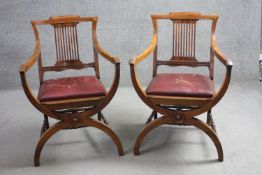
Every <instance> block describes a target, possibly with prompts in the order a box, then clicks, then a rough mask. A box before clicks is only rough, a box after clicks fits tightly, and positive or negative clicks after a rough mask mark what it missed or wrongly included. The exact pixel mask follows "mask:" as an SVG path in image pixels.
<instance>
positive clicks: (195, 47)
mask: <svg viewBox="0 0 262 175" xmlns="http://www.w3.org/2000/svg"><path fill="white" fill-rule="evenodd" d="M193 30H194V41H193V43H194V45H193V46H194V49H193V50H194V52H193V57H194V58H195V50H196V23H194V29H193Z"/></svg>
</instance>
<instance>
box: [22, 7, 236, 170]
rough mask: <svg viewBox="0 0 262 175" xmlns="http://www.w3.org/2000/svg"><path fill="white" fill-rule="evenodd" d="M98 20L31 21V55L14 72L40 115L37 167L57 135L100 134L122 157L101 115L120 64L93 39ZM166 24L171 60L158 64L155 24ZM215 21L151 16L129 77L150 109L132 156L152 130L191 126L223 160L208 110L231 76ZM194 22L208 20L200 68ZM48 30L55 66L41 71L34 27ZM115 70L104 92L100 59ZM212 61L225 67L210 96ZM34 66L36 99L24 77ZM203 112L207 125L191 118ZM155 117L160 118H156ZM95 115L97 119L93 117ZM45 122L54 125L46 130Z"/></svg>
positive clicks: (113, 90) (179, 15)
mask: <svg viewBox="0 0 262 175" xmlns="http://www.w3.org/2000/svg"><path fill="white" fill-rule="evenodd" d="M97 19H98V18H97V17H79V16H57V17H51V18H50V19H48V20H34V21H32V27H33V30H34V34H35V40H36V44H35V51H34V53H33V55H32V56H31V57H30V58H29V59H28V60H27V61H26V62H25V63H24V64H22V65H21V66H20V68H19V72H20V77H21V81H22V85H23V89H24V92H25V94H26V96H27V97H28V99H29V101H30V102H31V103H32V104H33V105H34V106H35V107H36V108H37V109H38V110H39V111H40V112H42V113H43V114H44V122H43V127H42V130H41V137H40V140H39V141H38V144H37V146H36V150H35V156H34V165H35V166H39V159H40V153H41V150H42V148H43V146H44V145H45V143H46V142H47V141H48V139H49V138H50V137H51V136H52V135H54V134H55V133H56V132H58V131H60V130H62V129H76V128H81V127H88V126H90V127H95V128H98V129H100V130H102V131H104V132H105V133H106V134H107V135H108V136H110V137H111V139H112V140H113V141H114V143H115V144H116V147H117V150H118V153H119V155H123V153H124V152H123V147H122V144H121V142H120V139H119V138H118V136H117V135H116V134H115V133H114V132H113V131H112V129H111V128H110V127H109V126H108V122H107V121H106V119H105V118H104V116H103V114H102V110H103V109H104V108H105V107H106V106H107V104H108V103H109V102H110V101H111V99H112V98H113V96H114V94H115V93H116V90H117V87H118V84H119V77H120V60H119V58H117V57H113V56H111V55H110V54H108V53H107V52H106V51H104V50H103V49H102V48H101V47H100V45H99V43H98V41H97V37H96V26H97ZM164 19H165V20H171V22H172V25H173V47H172V48H173V52H172V56H171V58H170V60H168V61H163V60H162V61H161V60H158V54H157V48H158V47H157V45H158V44H157V43H158V42H157V40H158V23H157V21H158V20H164ZM217 19H218V16H217V15H202V14H200V13H193V12H176V13H169V14H165V15H152V21H153V27H154V34H153V39H152V42H151V44H150V46H149V48H148V49H146V50H145V51H144V52H143V53H142V54H140V55H139V56H137V57H135V58H134V59H131V60H130V69H131V77H132V82H133V85H134V88H135V90H136V92H137V93H138V95H139V96H140V98H141V99H142V100H143V101H144V102H145V103H146V104H147V105H148V106H149V107H151V108H152V109H153V112H152V114H151V116H150V118H149V119H148V121H147V124H146V126H145V128H144V129H143V130H142V132H141V133H140V134H139V136H138V138H137V140H136V143H135V146H134V154H135V155H138V154H139V147H140V144H141V142H142V141H143V139H144V137H145V136H146V135H147V134H148V133H149V132H150V131H151V130H152V129H154V128H155V127H157V126H160V125H163V124H172V125H192V126H195V127H197V128H199V129H201V130H202V131H204V132H205V133H206V134H207V135H208V136H209V137H210V138H211V139H212V141H213V142H214V144H215V146H216V148H217V152H218V159H219V160H220V161H222V160H223V150H222V146H221V143H220V141H219V139H218V137H217V134H216V130H215V125H214V121H213V119H212V115H211V108H212V107H213V106H214V105H216V104H217V103H218V102H219V100H220V99H221V98H222V97H223V95H224V94H225V92H226V90H227V88H228V85H229V81H230V75H231V68H232V62H231V61H230V60H228V59H225V57H224V56H223V54H222V53H221V52H220V51H219V50H218V48H217V46H216V42H215V28H216V22H217ZM198 20H211V21H212V25H211V45H210V60H209V61H207V62H200V61H198V60H197V59H196V57H195V50H196V49H195V45H196V24H197V21H198ZM82 22H91V24H92V41H93V51H94V61H93V62H91V63H86V62H83V60H80V58H79V47H78V33H77V26H78V24H79V23H82ZM40 25H51V26H53V28H54V33H55V47H56V62H55V65H53V66H44V65H43V64H42V58H41V47H40V35H39V30H38V26H40ZM152 52H153V79H152V81H151V82H150V84H149V86H148V87H147V89H146V90H143V88H142V86H141V84H140V82H139V80H138V74H137V71H136V67H137V65H138V64H139V63H140V62H141V61H142V60H144V59H145V58H146V57H147V56H149V55H150V54H151V53H152ZM98 55H101V56H102V57H103V58H105V59H106V60H108V61H109V62H111V63H112V64H114V66H115V73H114V80H113V83H112V85H111V87H110V88H109V90H106V88H105V87H104V85H103V83H102V82H101V81H100V73H99V58H98ZM214 56H216V57H217V58H218V60H219V61H220V62H222V64H224V65H225V66H226V74H225V80H224V82H223V84H222V86H221V88H220V89H219V91H217V92H216V91H215V89H214V82H213V72H214ZM35 62H37V63H38V71H39V80H40V88H39V92H38V96H37V97H35V96H34V94H33V93H32V90H31V89H30V87H29V85H28V82H27V78H26V73H27V71H28V70H29V69H30V68H31V67H32V66H33V65H34V63H35ZM159 65H167V66H190V67H199V66H205V67H207V68H208V69H209V76H205V75H202V74H184V73H162V74H158V73H157V68H158V66H159ZM85 68H93V69H94V71H95V75H94V76H90V75H88V76H87V75H84V76H75V77H63V78H57V79H48V80H45V79H44V74H45V72H48V71H63V70H67V69H76V70H79V69H85ZM205 112H207V122H206V123H205V122H202V121H201V120H199V119H197V118H196V117H195V116H197V115H199V114H202V113H205ZM157 113H160V114H162V115H163V116H162V117H160V118H158V117H157ZM95 114H97V119H95V118H93V116H94V115H95ZM48 117H51V118H54V119H56V120H57V121H58V122H57V123H55V124H54V125H52V126H51V127H49V121H48Z"/></svg>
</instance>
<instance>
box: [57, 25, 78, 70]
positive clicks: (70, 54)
mask: <svg viewBox="0 0 262 175" xmlns="http://www.w3.org/2000/svg"><path fill="white" fill-rule="evenodd" d="M77 24H78V23H76V22H74V23H65V24H54V25H53V26H54V32H55V45H56V59H57V62H56V64H55V65H56V66H62V65H70V64H71V65H72V64H81V61H80V60H79V51H78V40H77V29H76V27H77Z"/></svg>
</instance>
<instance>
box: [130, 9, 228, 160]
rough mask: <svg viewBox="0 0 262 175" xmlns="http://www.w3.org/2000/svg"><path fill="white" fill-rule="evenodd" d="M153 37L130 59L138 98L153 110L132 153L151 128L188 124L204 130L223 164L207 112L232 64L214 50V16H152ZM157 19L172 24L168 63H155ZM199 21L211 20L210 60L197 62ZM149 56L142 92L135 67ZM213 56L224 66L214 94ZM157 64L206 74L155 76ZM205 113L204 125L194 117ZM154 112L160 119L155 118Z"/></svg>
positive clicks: (221, 93)
mask: <svg viewBox="0 0 262 175" xmlns="http://www.w3.org/2000/svg"><path fill="white" fill-rule="evenodd" d="M151 17H152V22H153V27H154V34H153V38H152V41H151V44H150V46H149V47H148V48H147V49H146V50H145V51H144V52H143V53H141V54H140V55H138V56H137V57H135V58H133V59H131V60H130V69H131V78H132V82H133V86H134V88H135V90H136V92H137V93H138V95H139V97H140V98H141V99H142V100H143V101H144V103H145V104H147V105H148V106H149V107H150V108H152V109H153V112H152V114H151V116H150V118H149V119H148V121H147V124H146V126H145V127H144V129H143V130H142V132H141V133H140V134H139V136H138V137H137V140H136V143H135V145H134V154H135V155H139V148H140V145H141V142H142V141H143V139H144V137H145V136H146V135H147V134H148V133H149V132H150V131H151V130H153V129H154V128H156V127H158V126H160V125H164V124H170V125H192V126H195V127H197V128H199V129H201V130H202V131H204V132H205V133H206V134H207V135H208V136H209V137H210V138H211V140H212V141H213V143H214V144H215V146H216V149H217V153H218V160H219V161H223V149H222V146H221V143H220V141H219V139H218V136H217V133H216V129H215V124H214V121H213V118H212V115H211V109H212V107H214V106H215V105H216V104H217V103H218V102H219V101H220V99H221V98H222V97H223V96H224V94H225V92H226V90H227V88H228V85H229V81H230V77H231V69H232V66H233V64H232V62H231V61H230V60H229V59H227V58H225V57H224V55H223V54H222V52H221V51H220V50H219V49H218V47H217V45H216V40H215V28H216V23H217V20H218V16H217V15H203V14H201V13H195V12H174V13H169V14H163V15H152V16H151ZM158 20H171V22H172V25H173V53H172V56H171V58H170V60H168V61H163V60H158V55H157V48H158V47H157V46H158V44H157V43H158V23H157V21H158ZM199 20H211V22H212V23H211V45H210V60H209V61H207V62H203V61H198V60H197V58H196V57H195V50H196V49H195V48H196V47H195V45H196V24H197V22H198V21H199ZM151 53H153V79H152V81H151V82H150V83H149V85H148V86H147V89H146V90H144V89H143V88H142V86H141V83H140V81H139V80H138V73H137V70H136V69H137V65H138V64H139V63H140V62H141V61H143V60H144V59H145V58H146V57H148V56H149V55H150V54H151ZM214 56H216V57H217V58H218V60H219V61H220V62H221V63H222V64H223V65H224V66H225V68H226V71H225V78H224V81H223V83H222V85H221V87H220V89H219V90H218V91H215V88H214V82H213V74H214V73H213V72H214ZM160 65H166V66H174V67H175V66H189V67H200V66H205V67H207V68H208V69H209V75H208V76H206V75H202V74H193V73H189V74H188V73H187V74H185V73H160V74H158V73H157V68H158V66H160ZM205 112H207V122H206V123H205V122H203V121H201V120H199V119H198V118H196V116H197V115H200V114H202V113H205ZM157 113H160V114H162V115H163V116H162V117H160V118H158V117H157Z"/></svg>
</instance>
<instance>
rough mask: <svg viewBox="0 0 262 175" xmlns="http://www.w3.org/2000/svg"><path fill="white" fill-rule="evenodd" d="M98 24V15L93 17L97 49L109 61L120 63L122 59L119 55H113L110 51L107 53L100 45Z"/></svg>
mask: <svg viewBox="0 0 262 175" xmlns="http://www.w3.org/2000/svg"><path fill="white" fill-rule="evenodd" d="M96 25H97V17H94V18H93V23H92V39H93V44H94V48H95V50H96V51H97V52H98V53H99V54H100V55H102V56H103V57H104V58H105V59H107V60H108V61H110V62H111V63H113V64H116V63H120V62H121V61H120V59H119V58H118V57H113V56H111V55H110V54H109V53H107V52H106V51H105V50H104V49H103V48H102V47H101V46H100V45H99V42H98V40H97V36H96Z"/></svg>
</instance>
